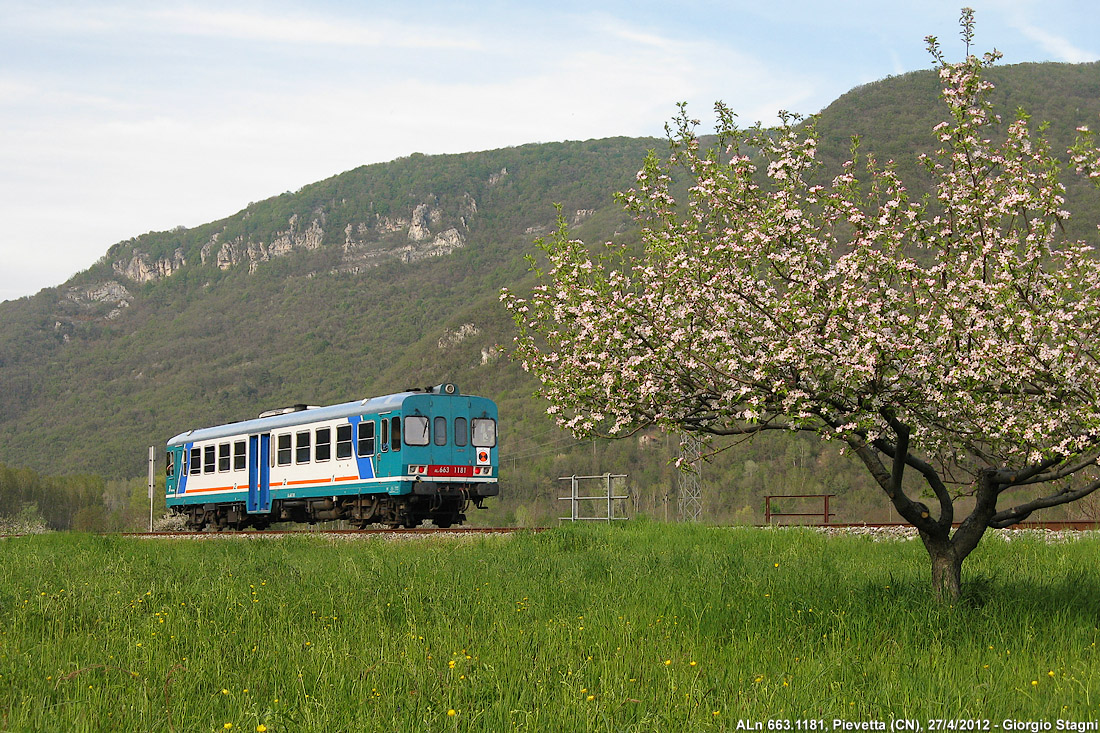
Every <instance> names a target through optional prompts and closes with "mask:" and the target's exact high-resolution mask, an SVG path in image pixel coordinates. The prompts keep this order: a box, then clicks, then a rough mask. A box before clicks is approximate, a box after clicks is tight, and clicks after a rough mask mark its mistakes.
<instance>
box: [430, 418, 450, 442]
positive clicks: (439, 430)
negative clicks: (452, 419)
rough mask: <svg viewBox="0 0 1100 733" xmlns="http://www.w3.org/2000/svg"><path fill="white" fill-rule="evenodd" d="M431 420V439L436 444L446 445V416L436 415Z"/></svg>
mask: <svg viewBox="0 0 1100 733" xmlns="http://www.w3.org/2000/svg"><path fill="white" fill-rule="evenodd" d="M432 422H434V423H435V424H434V425H433V426H432V440H433V441H434V442H435V444H436V445H447V418H445V417H437V418H436V419H435V420H433V421H432Z"/></svg>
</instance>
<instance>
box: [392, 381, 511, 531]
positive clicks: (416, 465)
mask: <svg viewBox="0 0 1100 733" xmlns="http://www.w3.org/2000/svg"><path fill="white" fill-rule="evenodd" d="M401 414H402V416H403V420H402V428H403V433H404V435H403V436H402V438H403V440H402V442H403V443H404V449H403V451H402V455H401V458H400V461H401V465H402V469H403V474H404V476H405V477H406V479H412V483H411V487H410V489H411V491H410V493H411V498H412V500H413V503H414V506H415V510H414V511H415V513H416V514H417V515H421V516H423V515H427V516H428V517H430V518H431V519H432V520H433V522H435V523H436V524H437V525H440V526H443V525H445V524H450V523H459V522H462V521H463V520H464V519H465V515H464V514H463V513H462V512H463V510H464V508H465V505H466V503H467V502H470V503H473V504H474V505H475V506H477V507H481V505H482V501H483V500H484V499H485V497H487V496H496V495H498V494H499V493H500V488H499V484H498V478H499V473H498V469H497V406H496V404H495V403H494V402H493V401H492V400H490V399H488V398H486V397H477V396H474V395H464V394H461V393H459V391H458V388H457V387H455V386H454V385H453V384H442V385H439V386H438V387H434V388H432V389H431V390H429V391H425V392H423V393H414V394H410V395H409V396H408V397H406V398H405V400H404V402H403V404H402V406H401Z"/></svg>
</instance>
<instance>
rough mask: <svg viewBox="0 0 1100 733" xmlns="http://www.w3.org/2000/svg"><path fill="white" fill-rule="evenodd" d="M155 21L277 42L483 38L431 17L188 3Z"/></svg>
mask: <svg viewBox="0 0 1100 733" xmlns="http://www.w3.org/2000/svg"><path fill="white" fill-rule="evenodd" d="M145 19H146V21H147V22H148V23H149V24H150V25H154V26H156V27H157V28H160V29H162V30H169V31H170V32H172V33H179V34H187V35H196V36H205V37H213V38H234V39H241V40H251V41H269V42H277V43H301V44H314V45H321V46H330V45H336V46H363V47H373V48H382V47H386V48H419V49H423V48H434V49H467V50H473V49H477V48H478V43H477V42H475V41H473V40H471V39H470V38H468V37H467V36H465V35H463V34H456V33H455V32H454V29H450V28H440V27H432V25H431V24H429V23H416V24H404V23H396V22H393V21H390V20H378V21H373V22H371V23H362V22H356V21H349V20H347V19H330V18H326V17H323V16H320V15H312V14H311V15H306V14H286V15H278V16H275V15H270V14H268V13H262V14H261V13H256V12H242V11H231V10H210V9H205V8H194V7H192V8H187V9H184V10H159V11H152V12H150V13H148V15H147V16H146V17H145Z"/></svg>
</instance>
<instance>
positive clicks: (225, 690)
mask: <svg viewBox="0 0 1100 733" xmlns="http://www.w3.org/2000/svg"><path fill="white" fill-rule="evenodd" d="M222 694H223V695H228V694H229V690H227V689H225V688H224V687H223V688H222Z"/></svg>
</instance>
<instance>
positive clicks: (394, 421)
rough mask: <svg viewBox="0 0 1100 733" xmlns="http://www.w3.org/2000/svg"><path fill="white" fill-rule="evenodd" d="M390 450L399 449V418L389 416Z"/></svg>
mask: <svg viewBox="0 0 1100 733" xmlns="http://www.w3.org/2000/svg"><path fill="white" fill-rule="evenodd" d="M390 450H401V418H399V417H391V418H390Z"/></svg>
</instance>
